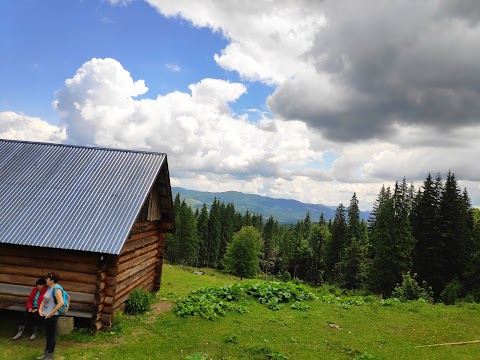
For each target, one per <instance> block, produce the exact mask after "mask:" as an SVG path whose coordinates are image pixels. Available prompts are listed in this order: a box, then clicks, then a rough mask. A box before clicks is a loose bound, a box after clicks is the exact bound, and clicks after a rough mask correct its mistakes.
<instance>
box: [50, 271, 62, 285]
mask: <svg viewBox="0 0 480 360" xmlns="http://www.w3.org/2000/svg"><path fill="white" fill-rule="evenodd" d="M47 278H49V279H50V280H53V282H54V283H58V280H60V275H58V274H56V273H53V272H52V273H50V274H48V275H47Z"/></svg>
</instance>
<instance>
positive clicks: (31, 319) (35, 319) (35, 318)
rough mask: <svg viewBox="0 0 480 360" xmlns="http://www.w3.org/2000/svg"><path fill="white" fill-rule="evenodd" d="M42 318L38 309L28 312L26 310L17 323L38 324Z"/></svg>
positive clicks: (24, 324)
mask: <svg viewBox="0 0 480 360" xmlns="http://www.w3.org/2000/svg"><path fill="white" fill-rule="evenodd" d="M41 320H42V318H41V317H40V314H39V313H38V311H35V312H34V313H33V312H29V311H28V310H27V311H25V314H24V316H23V319H22V320H21V321H20V322H19V323H18V325H20V326H27V325H28V324H32V326H40V321H41Z"/></svg>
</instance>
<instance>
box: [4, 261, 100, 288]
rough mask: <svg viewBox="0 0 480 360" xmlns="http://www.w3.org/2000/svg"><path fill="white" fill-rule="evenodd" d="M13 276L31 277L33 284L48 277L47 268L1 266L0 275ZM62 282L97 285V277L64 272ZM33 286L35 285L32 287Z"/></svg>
mask: <svg viewBox="0 0 480 360" xmlns="http://www.w3.org/2000/svg"><path fill="white" fill-rule="evenodd" d="M2 273H3V274H12V275H23V276H30V277H31V278H32V279H34V280H33V284H35V282H36V281H37V279H39V278H43V277H45V275H46V271H45V268H39V267H38V266H37V267H31V266H20V265H13V264H11V265H4V264H3V263H2V264H1V265H0V274H2ZM60 277H61V281H62V282H63V281H72V282H81V283H85V284H96V283H97V281H96V277H95V275H93V274H85V273H78V272H74V271H62V273H61V274H60ZM32 286H33V285H32Z"/></svg>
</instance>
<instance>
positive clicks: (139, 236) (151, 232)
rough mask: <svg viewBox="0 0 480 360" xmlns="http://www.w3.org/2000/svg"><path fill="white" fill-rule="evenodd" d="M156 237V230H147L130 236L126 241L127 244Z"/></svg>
mask: <svg viewBox="0 0 480 360" xmlns="http://www.w3.org/2000/svg"><path fill="white" fill-rule="evenodd" d="M157 235H158V230H157V229H154V230H149V231H145V232H140V233H137V234H133V235H131V236H130V237H129V238H128V239H127V242H131V241H135V240H140V239H145V238H148V237H151V236H157Z"/></svg>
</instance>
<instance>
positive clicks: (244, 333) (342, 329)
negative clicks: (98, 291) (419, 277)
mask: <svg viewBox="0 0 480 360" xmlns="http://www.w3.org/2000/svg"><path fill="white" fill-rule="evenodd" d="M193 271H194V269H189V268H181V267H178V266H172V265H164V270H163V277H162V289H161V290H160V291H159V293H158V295H157V298H156V301H155V303H154V305H153V307H152V311H150V312H149V313H147V314H144V315H140V316H128V315H123V314H120V316H118V321H117V322H116V324H115V327H114V330H112V331H111V332H100V333H98V334H97V335H93V336H92V335H89V334H88V333H87V332H86V331H85V330H83V329H76V330H75V331H74V332H73V333H72V334H71V335H68V336H62V337H59V338H58V339H57V350H56V352H55V359H65V360H67V359H75V360H77V359H109V360H117V359H118V360H128V359H132V360H140V359H165V360H170V359H193V360H201V359H290V360H292V359H295V360H296V359H415V360H416V359H445V360H447V359H448V360H450V359H480V342H477V343H470V344H463V345H441V346H431V347H419V346H423V345H432V344H444V343H453V342H471V341H475V340H480V332H479V329H480V304H470V303H465V304H459V305H454V306H445V305H442V304H437V305H432V304H428V303H421V302H417V301H412V302H407V303H400V304H397V305H392V306H385V305H382V304H381V301H380V299H378V298H373V299H372V297H368V298H369V301H361V299H362V298H355V297H350V298H346V297H336V296H335V295H332V294H329V293H328V291H327V290H326V289H325V288H319V289H315V288H311V289H310V290H311V292H312V293H314V294H315V295H316V296H317V299H316V300H312V301H307V302H305V303H306V304H307V305H308V310H305V309H303V311H302V310H296V309H292V308H290V306H289V305H286V306H284V307H283V308H281V309H280V310H271V309H269V308H268V307H267V306H265V305H262V304H260V303H258V302H256V301H254V300H248V299H244V300H242V301H241V305H242V307H243V308H245V309H247V310H248V312H245V313H239V312H236V311H231V312H228V313H227V314H226V315H225V316H223V317H219V318H218V319H217V320H216V321H209V320H206V319H204V318H201V317H199V316H191V317H186V318H183V317H178V316H176V315H175V314H174V310H173V308H172V304H173V303H174V302H175V300H177V299H179V298H181V297H183V296H185V295H187V294H188V293H190V292H191V291H194V290H197V289H199V288H202V287H210V286H224V285H228V284H233V283H236V282H238V278H235V277H232V276H230V275H226V274H223V273H221V272H219V271H215V270H210V269H206V270H204V271H205V272H206V274H205V275H196V274H193ZM259 281H260V280H259ZM247 282H255V281H254V280H248V281H247ZM20 315H21V314H20V313H16V312H15V313H13V312H6V311H2V312H0V359H15V360H16V359H19V360H21V359H26V360H27V359H35V357H36V356H38V355H40V354H41V353H42V351H43V348H44V345H45V339H44V336H43V332H42V333H41V334H40V336H39V338H38V339H37V340H35V341H30V340H28V336H24V337H23V338H21V339H20V340H17V341H13V340H11V337H12V336H13V335H14V334H15V330H16V321H17V319H18V316H20Z"/></svg>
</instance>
